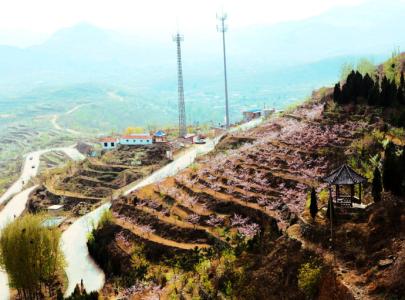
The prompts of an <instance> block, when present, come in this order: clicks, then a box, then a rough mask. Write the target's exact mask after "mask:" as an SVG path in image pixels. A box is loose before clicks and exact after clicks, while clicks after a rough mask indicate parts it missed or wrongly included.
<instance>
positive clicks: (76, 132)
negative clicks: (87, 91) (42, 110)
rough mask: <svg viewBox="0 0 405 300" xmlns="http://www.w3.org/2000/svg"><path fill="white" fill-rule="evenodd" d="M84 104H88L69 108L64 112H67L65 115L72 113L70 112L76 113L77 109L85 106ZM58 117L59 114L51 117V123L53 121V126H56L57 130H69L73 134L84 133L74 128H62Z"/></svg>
mask: <svg viewBox="0 0 405 300" xmlns="http://www.w3.org/2000/svg"><path fill="white" fill-rule="evenodd" d="M84 105H86V104H79V105H76V106H75V107H73V108H72V109H70V110H68V111H67V112H65V113H64V114H65V115H70V114H72V113H74V112H75V111H76V110H78V109H79V108H80V107H82V106H84ZM58 118H59V115H53V116H52V118H51V123H52V125H53V127H54V128H55V129H56V130H60V131H67V132H69V133H72V134H75V135H78V134H82V132H80V131H77V130H74V129H70V128H62V127H61V126H60V125H59V124H58Z"/></svg>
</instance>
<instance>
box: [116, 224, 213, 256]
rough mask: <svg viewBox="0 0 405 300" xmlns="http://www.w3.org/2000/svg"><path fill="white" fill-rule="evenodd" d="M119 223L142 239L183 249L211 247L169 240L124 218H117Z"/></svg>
mask: <svg viewBox="0 0 405 300" xmlns="http://www.w3.org/2000/svg"><path fill="white" fill-rule="evenodd" d="M115 222H116V223H117V224H118V225H120V226H121V227H122V228H125V229H128V230H129V231H131V232H132V233H133V234H135V235H137V236H139V237H141V238H142V239H145V240H149V241H152V242H155V243H158V244H161V245H164V246H168V247H173V248H179V249H183V250H192V249H195V248H199V249H202V248H208V247H210V246H209V245H208V244H190V243H179V242H176V241H173V240H168V239H165V238H162V237H161V236H159V235H156V234H154V233H147V234H145V233H143V232H142V230H141V229H140V228H139V227H138V226H136V225H134V224H131V223H128V222H125V221H123V220H120V219H116V221H115Z"/></svg>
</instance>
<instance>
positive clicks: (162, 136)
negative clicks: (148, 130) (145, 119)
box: [153, 130, 167, 143]
mask: <svg viewBox="0 0 405 300" xmlns="http://www.w3.org/2000/svg"><path fill="white" fill-rule="evenodd" d="M153 140H154V142H155V143H166V142H167V135H166V133H165V132H164V131H163V130H158V131H156V132H155V134H154V135H153Z"/></svg>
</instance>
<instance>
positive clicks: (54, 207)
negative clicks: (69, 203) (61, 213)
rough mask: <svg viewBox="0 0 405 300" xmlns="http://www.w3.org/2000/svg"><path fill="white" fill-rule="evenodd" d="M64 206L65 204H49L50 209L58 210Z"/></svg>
mask: <svg viewBox="0 0 405 300" xmlns="http://www.w3.org/2000/svg"><path fill="white" fill-rule="evenodd" d="M62 207H63V204H54V205H51V206H48V209H49V210H58V209H61V208H62Z"/></svg>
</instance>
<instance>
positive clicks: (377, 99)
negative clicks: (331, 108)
mask: <svg viewBox="0 0 405 300" xmlns="http://www.w3.org/2000/svg"><path fill="white" fill-rule="evenodd" d="M333 100H334V101H335V102H336V103H338V104H342V105H344V104H349V103H353V104H357V103H359V102H360V101H362V100H363V101H364V100H365V101H366V102H367V104H368V105H371V106H380V107H393V106H398V105H405V79H404V73H403V72H401V76H400V81H399V85H397V84H396V83H395V81H394V80H390V79H388V78H387V77H386V76H385V75H384V76H383V77H382V79H381V81H380V80H378V79H373V78H372V77H371V76H370V75H369V74H368V73H367V74H365V75H364V76H363V75H362V74H361V73H360V72H359V71H354V70H352V71H351V72H350V74H349V75H348V76H347V79H346V82H345V83H344V84H343V85H342V86H341V85H340V82H338V83H336V84H335V87H334V90H333Z"/></svg>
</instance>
